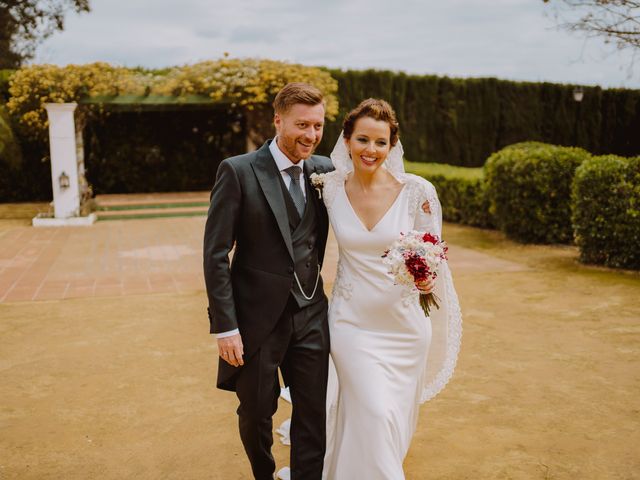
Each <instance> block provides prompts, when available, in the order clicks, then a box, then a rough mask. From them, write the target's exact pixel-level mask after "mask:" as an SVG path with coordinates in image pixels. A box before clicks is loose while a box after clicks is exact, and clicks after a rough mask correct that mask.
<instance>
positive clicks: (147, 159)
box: [84, 108, 246, 194]
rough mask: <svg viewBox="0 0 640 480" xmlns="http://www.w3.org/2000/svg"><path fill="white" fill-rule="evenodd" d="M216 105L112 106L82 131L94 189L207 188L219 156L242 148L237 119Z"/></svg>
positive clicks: (148, 190)
mask: <svg viewBox="0 0 640 480" xmlns="http://www.w3.org/2000/svg"><path fill="white" fill-rule="evenodd" d="M236 120H238V117H237V115H236V114H234V113H229V112H227V111H226V110H222V109H216V108H213V109H212V108H206V109H202V108H197V109H187V108H184V109H180V110H177V111H175V110H166V111H120V112H118V111H116V112H111V113H110V114H109V115H108V116H105V117H101V118H99V119H96V120H94V121H91V122H89V124H88V125H87V127H86V128H85V131H84V147H85V166H86V168H87V180H88V181H89V183H90V184H91V185H92V186H93V191H94V192H95V193H96V194H100V193H133V192H171V191H189V190H210V189H211V188H212V187H213V183H214V182H215V177H216V171H217V169H218V165H219V164H220V162H221V161H222V160H223V159H224V158H225V157H227V156H231V155H237V154H238V153H241V152H242V151H243V150H245V148H246V143H245V142H246V140H245V135H244V130H243V129H242V127H241V122H238V124H236Z"/></svg>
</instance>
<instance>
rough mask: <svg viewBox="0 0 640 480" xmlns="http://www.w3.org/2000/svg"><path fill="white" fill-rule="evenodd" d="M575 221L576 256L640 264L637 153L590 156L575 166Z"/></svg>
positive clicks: (611, 263) (629, 265)
mask: <svg viewBox="0 0 640 480" xmlns="http://www.w3.org/2000/svg"><path fill="white" fill-rule="evenodd" d="M572 198H573V224H574V229H575V238H576V243H577V244H578V246H579V247H580V259H581V261H583V262H585V263H597V264H602V265H607V266H609V267H618V268H632V269H636V270H638V269H640V157H635V158H623V157H618V156H615V155H605V156H601V157H593V158H591V159H589V160H587V161H586V162H584V163H583V164H582V165H581V166H580V167H579V168H578V170H577V171H576V176H575V179H574V183H573V193H572Z"/></svg>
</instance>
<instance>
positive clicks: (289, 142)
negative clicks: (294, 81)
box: [274, 103, 324, 163]
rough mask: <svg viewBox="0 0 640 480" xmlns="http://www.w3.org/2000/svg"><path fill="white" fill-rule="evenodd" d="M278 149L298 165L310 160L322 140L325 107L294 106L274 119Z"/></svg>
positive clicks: (321, 105)
mask: <svg viewBox="0 0 640 480" xmlns="http://www.w3.org/2000/svg"><path fill="white" fill-rule="evenodd" d="M274 124H275V126H276V132H277V133H278V147H279V148H280V150H282V153H284V154H285V155H286V156H287V157H288V158H289V160H291V161H292V162H293V163H298V162H299V161H300V160H302V159H304V158H309V157H310V156H311V154H312V153H313V151H314V150H315V149H316V147H317V146H318V144H319V143H320V140H322V129H323V128H324V105H323V104H321V103H320V104H318V105H305V104H302V103H296V104H294V105H293V106H292V107H291V108H289V110H287V111H286V112H282V113H276V114H275V117H274Z"/></svg>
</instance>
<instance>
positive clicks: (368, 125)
mask: <svg viewBox="0 0 640 480" xmlns="http://www.w3.org/2000/svg"><path fill="white" fill-rule="evenodd" d="M390 136H391V131H390V128H389V123H388V122H385V121H382V120H375V119H373V118H371V117H363V118H359V119H358V120H357V121H356V124H355V127H354V131H353V134H352V135H351V138H350V139H349V140H345V141H346V142H347V148H348V149H349V151H350V152H351V158H352V159H353V160H354V161H353V168H354V170H355V171H363V173H364V171H367V172H368V173H373V172H375V171H376V170H377V169H378V167H380V165H382V164H383V163H384V161H385V160H386V158H387V155H388V154H389V150H390V149H391V146H390V141H389V138H390Z"/></svg>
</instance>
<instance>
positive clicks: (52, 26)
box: [0, 0, 90, 68]
mask: <svg viewBox="0 0 640 480" xmlns="http://www.w3.org/2000/svg"><path fill="white" fill-rule="evenodd" d="M70 9H71V10H73V11H75V12H78V13H80V12H88V11H89V10H90V8H89V0H0V68H16V67H18V66H20V65H21V64H22V63H24V62H25V61H26V60H29V59H31V58H33V55H34V53H35V49H36V47H37V46H38V44H39V43H40V42H42V41H43V40H44V39H45V38H47V37H48V36H50V35H51V34H53V33H54V32H56V31H58V30H63V29H64V16H65V13H66V12H67V11H68V10H70Z"/></svg>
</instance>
